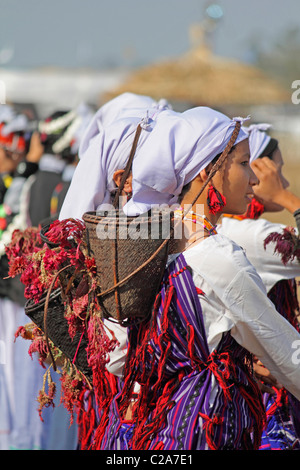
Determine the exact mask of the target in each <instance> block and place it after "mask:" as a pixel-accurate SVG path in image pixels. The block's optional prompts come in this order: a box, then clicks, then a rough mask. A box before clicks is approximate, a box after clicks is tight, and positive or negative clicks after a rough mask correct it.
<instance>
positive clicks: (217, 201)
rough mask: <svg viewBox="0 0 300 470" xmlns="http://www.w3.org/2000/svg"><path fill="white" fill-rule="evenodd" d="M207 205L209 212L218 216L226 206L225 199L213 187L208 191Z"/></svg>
mask: <svg viewBox="0 0 300 470" xmlns="http://www.w3.org/2000/svg"><path fill="white" fill-rule="evenodd" d="M206 201H207V205H208V207H209V212H210V213H212V214H216V213H217V212H220V210H221V209H222V207H224V206H225V205H226V199H225V197H224V196H223V195H222V194H221V193H220V192H219V191H218V190H217V189H216V188H215V187H214V186H213V185H210V186H209V188H208V191H207V200H206Z"/></svg>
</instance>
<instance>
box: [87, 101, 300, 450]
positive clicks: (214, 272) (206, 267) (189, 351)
mask: <svg viewBox="0 0 300 470" xmlns="http://www.w3.org/2000/svg"><path fill="white" fill-rule="evenodd" d="M140 117H141V116H140ZM146 117H147V121H146V122H145V121H144V127H146V129H143V131H142V133H141V139H140V140H139V145H138V147H137V150H136V154H135V158H134V163H133V167H132V192H133V195H132V198H131V199H130V200H129V201H128V203H127V204H125V206H124V211H125V212H126V213H127V214H134V213H140V212H144V211H145V209H147V210H148V208H150V207H151V205H152V204H153V201H154V202H155V203H157V201H162V202H163V203H168V204H170V203H172V201H173V200H174V198H175V200H177V199H178V198H179V199H180V200H181V203H182V204H183V205H184V206H185V205H187V206H188V207H190V206H193V210H194V209H195V208H196V206H197V204H196V203H197V202H199V203H200V204H202V206H201V209H202V210H203V212H202V213H195V212H191V211H190V212H187V211H185V210H184V212H183V211H182V210H180V209H179V210H178V213H177V212H176V215H178V217H179V220H182V217H183V216H185V217H184V220H183V225H184V227H185V228H186V229H187V232H186V233H187V236H186V238H185V239H183V240H182V242H183V251H182V252H181V253H180V254H177V255H173V257H171V258H170V259H169V265H168V268H167V269H166V273H165V276H164V279H163V282H162V287H161V291H160V292H159V294H158V296H157V298H156V302H155V306H154V309H153V312H152V314H151V318H149V319H147V321H145V322H142V323H141V324H139V325H135V326H133V327H130V328H129V335H128V338H129V348H128V352H127V357H126V364H125V368H124V377H123V378H124V384H123V387H122V388H121V390H120V393H118V394H117V395H116V396H115V398H114V399H113V400H112V402H111V405H110V408H109V416H108V417H107V414H106V413H104V415H103V419H102V420H100V422H99V423H98V428H97V430H96V432H95V434H94V438H92V443H91V447H92V448H96V449H120V448H123V446H125V447H126V448H132V449H135V450H140V449H149V450H153V449H156V450H162V449H164V450H180V449H184V450H188V449H208V448H211V449H246V448H247V449H249V448H258V446H259V443H260V435H261V431H262V426H263V416H264V410H263V406H262V403H261V396H260V392H259V390H258V387H257V385H256V383H255V381H254V380H253V377H252V375H251V374H252V372H251V368H250V369H249V367H248V364H249V363H248V361H249V356H248V355H249V352H248V351H250V352H251V353H253V354H255V355H256V356H257V357H258V358H260V359H261V360H263V362H264V363H265V364H266V365H267V366H268V367H269V368H270V370H271V371H272V372H273V373H274V375H275V376H276V378H277V379H278V380H281V381H282V382H283V383H285V384H286V386H287V388H289V389H290V390H291V391H292V393H295V395H296V396H297V397H300V377H299V374H298V369H297V367H296V365H295V364H293V361H292V353H291V347H290V345H291V344H292V343H293V341H299V340H300V336H299V335H298V333H297V332H296V330H295V329H293V328H292V326H291V325H289V324H288V323H287V322H285V320H283V318H282V317H281V316H280V315H279V314H278V313H277V312H276V310H275V309H274V306H273V304H272V303H271V302H270V301H269V299H268V298H267V296H266V291H265V288H264V286H263V284H262V281H261V279H260V278H259V276H258V274H257V272H256V271H255V269H254V268H253V266H252V265H251V264H250V263H249V261H248V260H247V258H246V256H245V253H244V251H243V250H242V249H241V248H240V247H239V246H238V245H236V244H235V243H233V242H231V241H230V240H229V239H227V238H226V237H223V236H222V235H219V234H217V233H216V230H215V228H214V226H213V224H215V223H216V222H217V220H218V217H219V215H220V214H221V213H222V212H224V210H225V208H224V206H222V205H221V206H220V207H221V209H220V210H219V211H218V213H217V212H216V211H211V210H210V204H209V201H208V200H207V195H208V194H209V188H210V185H212V184H213V185H214V187H215V189H216V190H217V191H219V192H223V194H224V197H225V198H226V209H227V210H229V211H230V212H232V213H238V211H243V210H245V209H246V206H247V203H248V202H249V195H250V194H252V193H253V192H252V186H253V185H254V184H256V183H257V178H256V177H255V175H254V174H253V172H252V171H251V168H250V166H249V158H250V155H249V146H248V140H247V138H246V137H247V134H246V133H245V132H244V131H243V130H239V126H240V123H238V124H237V122H236V121H237V120H231V119H229V118H227V117H226V116H224V115H222V114H220V113H218V112H216V111H213V110H210V109H208V108H195V109H193V110H190V111H187V112H185V113H175V112H173V111H171V110H168V109H166V110H162V111H161V112H160V113H159V114H158V115H156V116H155V117H154V116H150V115H149V114H148V116H146ZM238 120H240V119H238ZM116 122H118V120H117V121H116ZM125 122H126V121H125ZM138 123H139V121H138V120H136V125H137V124H138ZM145 124H148V125H147V126H145ZM233 136H234V138H233ZM115 138H117V136H115ZM104 140H105V139H104ZM130 140H131V143H132V141H133V138H131V139H130ZM113 141H114V139H113V138H110V142H113ZM233 144H235V146H234V147H232V146H233ZM129 147H130V146H129ZM220 153H222V155H221V156H220V157H219V158H218V160H217V162H215V161H214V160H215V158H216V157H217V156H218V155H219V154H220ZM126 154H127V155H128V154H129V152H128V151H127V152H126ZM221 163H222V166H221ZM219 168H220V171H217V172H215V170H217V169H219ZM189 183H190V185H189ZM187 186H188V188H186V187H187ZM183 188H185V190H184V191H182V190H183ZM97 202H99V203H100V204H101V202H102V201H100V200H99V201H97ZM207 217H208V218H209V219H210V220H209V219H208V218H207ZM189 235H190V236H189ZM202 311H203V315H202ZM274 336H275V337H276V344H275V345H274V341H273V338H274ZM232 377H235V378H236V380H234V381H232V380H231V379H232ZM135 382H137V383H138V384H139V385H140V392H139V395H138V397H135V396H134V394H133V392H134V389H133V386H134V383H135ZM132 399H133V400H135V399H136V402H135V405H134V409H133V414H132V421H130V422H128V423H126V422H125V421H124V420H125V417H126V412H127V411H128V406H129V404H130V403H132V402H131V400H132ZM220 416H221V417H222V418H220ZM126 424H127V425H126ZM249 429H251V430H253V433H252V434H250V432H249Z"/></svg>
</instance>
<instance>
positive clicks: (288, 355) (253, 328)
mask: <svg viewBox="0 0 300 470" xmlns="http://www.w3.org/2000/svg"><path fill="white" fill-rule="evenodd" d="M207 242H208V243H207ZM207 242H206V241H204V242H201V243H199V246H198V249H197V250H196V249H195V250H192V249H191V250H188V251H187V252H186V253H187V258H188V262H190V263H189V264H191V267H192V269H193V270H196V271H197V273H198V274H199V275H200V276H202V277H203V279H205V282H206V283H207V285H209V286H212V289H213V291H214V294H215V295H216V296H217V297H218V298H219V299H220V309H221V307H222V306H223V308H224V307H225V311H224V315H225V316H226V317H227V318H228V319H230V320H231V321H230V322H229V323H230V324H231V325H232V326H231V328H230V331H231V334H232V336H233V337H234V339H235V340H236V341H237V342H238V343H239V344H240V345H241V346H243V347H244V348H246V349H247V350H248V351H249V352H251V353H252V354H254V355H255V356H257V357H258V358H259V359H260V360H261V361H262V363H263V364H264V365H265V366H266V367H267V368H268V369H269V370H270V372H271V374H273V375H274V376H275V377H276V378H277V380H278V381H279V382H280V383H282V384H283V385H284V386H285V387H286V389H287V390H289V391H290V392H291V393H292V394H293V395H294V396H295V397H296V398H298V399H300V366H299V365H298V361H297V357H296V354H297V348H299V346H300V335H299V334H298V332H297V331H296V330H295V329H294V328H293V327H292V326H291V325H290V323H288V322H287V321H286V320H285V319H284V318H283V317H282V316H281V315H280V314H279V313H278V312H277V311H276V309H275V307H274V305H273V303H272V302H271V301H270V300H269V298H268V296H267V292H266V288H265V286H264V284H263V282H262V280H261V278H260V276H259V275H258V273H257V271H256V270H255V268H254V267H253V266H252V265H251V264H250V263H249V260H248V259H247V257H246V255H245V253H244V252H243V250H242V249H241V248H240V247H239V246H238V245H237V244H235V243H233V242H231V241H230V240H228V239H227V238H226V237H224V236H221V235H215V236H213V237H209V239H207ZM218 315H219V312H218V311H216V317H217V316H218Z"/></svg>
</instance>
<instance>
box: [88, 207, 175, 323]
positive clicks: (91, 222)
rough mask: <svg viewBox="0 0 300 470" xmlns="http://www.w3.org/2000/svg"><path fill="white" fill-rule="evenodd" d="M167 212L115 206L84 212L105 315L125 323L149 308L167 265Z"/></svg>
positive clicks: (169, 218)
mask: <svg viewBox="0 0 300 470" xmlns="http://www.w3.org/2000/svg"><path fill="white" fill-rule="evenodd" d="M172 215H173V214H172V213H171V212H170V211H168V210H157V211H155V210H152V211H151V213H146V214H143V215H141V216H138V217H126V216H125V215H124V213H123V212H120V211H118V210H116V211H113V212H112V213H106V214H104V215H103V216H102V215H99V214H97V213H96V212H86V213H85V214H84V215H83V220H84V222H85V225H86V237H87V243H88V246H89V249H90V255H91V256H93V257H94V258H95V262H96V267H97V278H98V286H99V289H100V293H99V301H100V304H101V306H102V309H103V315H104V317H106V318H113V319H115V320H117V321H118V322H119V323H121V324H127V323H128V322H131V321H132V320H135V321H136V320H143V319H145V318H146V317H147V316H148V314H149V313H150V312H151V309H152V306H153V303H154V300H155V297H156V294H157V291H158V289H159V286H160V283H161V280H162V276H163V273H164V270H165V266H166V261H167V256H168V245H169V239H170V232H171V230H170V228H171V227H172V223H173V217H172ZM105 234H106V235H105ZM115 286H116V287H115Z"/></svg>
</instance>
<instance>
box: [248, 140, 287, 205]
mask: <svg viewBox="0 0 300 470" xmlns="http://www.w3.org/2000/svg"><path fill="white" fill-rule="evenodd" d="M271 161H272V162H273V163H274V165H275V167H276V169H277V176H278V177H279V180H280V182H281V185H282V187H283V188H284V189H286V188H288V187H289V185H290V184H289V182H288V180H287V179H286V178H285V177H284V176H283V174H282V168H283V164H284V162H283V158H282V153H281V151H280V149H279V148H277V149H276V150H275V151H274V152H273V154H272V159H271ZM253 171H254V172H255V165H253ZM267 185H268V181H267V180H265V181H264V180H263V179H261V180H260V182H259V184H258V185H256V186H255V187H254V188H253V190H254V194H255V198H256V199H257V200H258V201H259V202H261V203H262V204H263V205H264V206H265V211H266V212H279V211H282V210H283V209H284V207H282V206H280V205H279V204H276V203H275V202H272V201H267V200H266V199H265V198H264V196H263V195H264V194H266V192H267V193H268V186H267Z"/></svg>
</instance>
